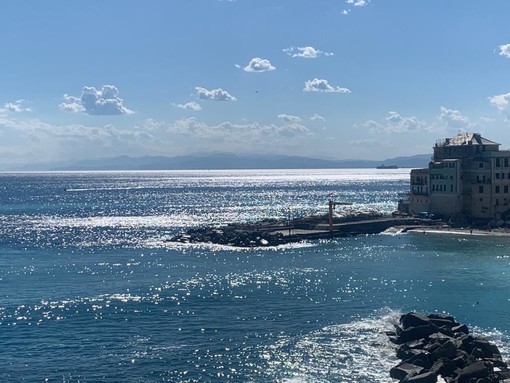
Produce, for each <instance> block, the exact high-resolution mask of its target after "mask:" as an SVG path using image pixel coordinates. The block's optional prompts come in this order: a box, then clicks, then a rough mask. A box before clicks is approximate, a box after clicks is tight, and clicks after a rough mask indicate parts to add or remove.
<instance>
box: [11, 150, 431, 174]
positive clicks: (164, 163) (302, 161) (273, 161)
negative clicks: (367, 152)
mask: <svg viewBox="0 0 510 383" xmlns="http://www.w3.org/2000/svg"><path fill="white" fill-rule="evenodd" d="M430 157H431V156H430V154H420V155H415V156H411V157H396V158H390V159H386V160H383V161H371V160H334V159H319V158H308V157H298V156H281V155H244V154H228V153H215V154H197V155H189V156H177V157H165V156H143V157H129V156H119V157H113V158H100V159H95V160H85V161H77V162H73V163H60V164H45V165H44V166H42V167H41V166H38V168H37V169H33V168H28V167H24V169H20V168H18V169H17V170H198V169H203V170H207V169H211V170H212V169H335V168H375V167H377V166H380V165H395V166H398V167H400V168H420V167H426V166H427V164H428V163H429V161H430Z"/></svg>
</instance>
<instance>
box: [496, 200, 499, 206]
mask: <svg viewBox="0 0 510 383" xmlns="http://www.w3.org/2000/svg"><path fill="white" fill-rule="evenodd" d="M496 206H499V199H498V198H496Z"/></svg>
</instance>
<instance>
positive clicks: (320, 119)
mask: <svg viewBox="0 0 510 383" xmlns="http://www.w3.org/2000/svg"><path fill="white" fill-rule="evenodd" d="M310 120H312V121H322V122H326V119H325V118H324V117H322V116H321V115H319V114H317V113H314V115H313V116H311V117H310Z"/></svg>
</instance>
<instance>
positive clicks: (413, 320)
mask: <svg viewBox="0 0 510 383" xmlns="http://www.w3.org/2000/svg"><path fill="white" fill-rule="evenodd" d="M400 323H401V324H402V327H403V328H404V330H405V329H407V328H409V327H418V326H425V325H428V324H429V323H430V319H429V318H428V317H426V316H425V315H422V314H419V313H414V312H411V313H408V314H404V315H402V316H401V317H400Z"/></svg>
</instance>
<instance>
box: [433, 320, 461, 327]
mask: <svg viewBox="0 0 510 383" xmlns="http://www.w3.org/2000/svg"><path fill="white" fill-rule="evenodd" d="M430 322H431V323H434V324H435V325H436V326H437V327H442V326H446V327H448V328H449V329H451V328H452V327H456V326H458V325H459V324H458V323H457V322H452V321H450V320H447V319H440V318H430Z"/></svg>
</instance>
